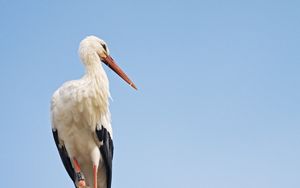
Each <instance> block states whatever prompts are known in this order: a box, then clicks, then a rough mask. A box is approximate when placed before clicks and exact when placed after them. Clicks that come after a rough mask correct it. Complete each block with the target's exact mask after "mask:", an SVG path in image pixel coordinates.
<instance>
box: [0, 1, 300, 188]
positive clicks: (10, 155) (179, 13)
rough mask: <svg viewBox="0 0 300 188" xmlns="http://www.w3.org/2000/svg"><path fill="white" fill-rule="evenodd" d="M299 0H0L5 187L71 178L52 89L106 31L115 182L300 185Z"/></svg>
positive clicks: (58, 183)
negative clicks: (86, 41)
mask: <svg viewBox="0 0 300 188" xmlns="http://www.w3.org/2000/svg"><path fill="white" fill-rule="evenodd" d="M299 7H300V3H299V1H293V0H290V1H283V0H282V1H278V0H275V1H271V0H269V1H268V0H252V1H218V0H212V1H200V0H181V1H179V0H178V1H175V0H174V1H163V0H151V1H138V0H135V1H134V0H129V1H110V0H106V1H100V0H98V1H91V0H86V1H70V0H69V1H50V0H48V1H14V0H0V51H1V68H0V86H1V94H0V96H1V97H0V104H1V108H0V114H1V137H0V139H1V140H0V141H1V142H0V146H1V155H0V167H1V170H0V175H1V176H0V177H1V179H2V181H1V186H2V187H12V188H17V187H30V188H41V187H43V188H53V187H64V188H67V187H69V188H70V187H72V186H73V185H72V182H71V180H70V179H69V177H68V175H67V173H66V172H65V170H64V167H63V165H62V163H61V161H60V158H59V155H58V152H57V151H56V147H55V144H54V141H53V138H52V133H51V128H50V127H51V126H50V112H49V106H50V102H49V101H50V98H51V95H52V93H53V92H54V91H55V90H56V89H57V88H58V87H59V86H60V85H61V84H62V83H63V82H65V81H67V80H71V79H77V78H80V77H81V76H82V75H83V73H84V69H83V66H82V64H81V63H80V61H79V58H78V54H77V49H78V44H79V42H80V41H81V40H82V39H83V38H84V37H85V36H87V35H91V34H93V35H96V36H99V37H100V38H103V39H104V40H105V41H106V42H107V43H108V46H109V48H110V52H111V55H112V56H113V57H114V59H115V60H116V61H117V62H118V64H119V65H120V66H121V67H122V68H123V69H124V70H125V72H126V73H127V74H128V75H129V76H130V78H131V79H132V80H133V81H134V82H135V83H136V85H137V86H138V88H139V90H138V91H134V90H133V89H132V88H130V87H129V86H128V85H127V84H125V82H123V81H122V80H121V79H120V78H119V77H118V76H116V75H115V74H114V73H113V72H112V71H110V70H108V69H106V70H107V74H108V77H109V79H110V89H111V94H112V97H113V101H112V102H111V112H112V119H113V129H114V144H115V156H114V163H113V188H169V187H172V188H185V187H195V188H282V187H290V188H295V187H300V180H299V177H300V74H299V71H300V24H299V23H300V22H299V20H300V11H299Z"/></svg>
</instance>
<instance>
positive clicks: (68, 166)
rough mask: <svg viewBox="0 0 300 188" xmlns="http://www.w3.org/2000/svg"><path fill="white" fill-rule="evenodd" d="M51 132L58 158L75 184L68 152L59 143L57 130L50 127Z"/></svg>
mask: <svg viewBox="0 0 300 188" xmlns="http://www.w3.org/2000/svg"><path fill="white" fill-rule="evenodd" d="M52 133H53V137H54V140H55V144H56V147H57V149H58V152H59V155H60V158H61V160H62V162H63V164H64V166H65V168H66V170H67V172H68V174H69V176H70V178H71V179H72V181H73V183H74V184H75V170H74V168H73V166H72V163H71V160H70V157H69V155H68V152H67V150H66V148H65V146H64V145H62V144H60V143H59V137H58V132H57V130H56V129H52ZM75 187H76V186H75Z"/></svg>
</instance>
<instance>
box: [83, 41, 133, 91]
mask: <svg viewBox="0 0 300 188" xmlns="http://www.w3.org/2000/svg"><path fill="white" fill-rule="evenodd" d="M79 55H80V58H81V60H82V62H83V63H84V64H86V65H89V64H93V63H95V62H96V63H98V61H99V59H100V61H101V62H103V63H104V64H105V65H107V66H108V67H109V68H111V69H112V70H113V71H114V72H115V73H117V74H118V75H119V76H120V77H121V78H122V79H123V80H124V81H126V82H127V83H128V84H129V85H130V86H131V87H133V88H134V89H136V90H137V87H136V86H135V85H134V83H133V82H132V81H131V80H130V79H129V78H128V76H127V75H126V74H125V73H124V72H123V71H122V69H121V68H120V67H119V66H118V65H117V64H116V62H115V61H114V59H113V58H112V57H111V56H110V55H109V49H108V47H107V45H106V43H105V42H104V40H102V39H100V38H98V37H95V36H88V37H86V38H85V39H83V40H82V41H81V42H80V46H79Z"/></svg>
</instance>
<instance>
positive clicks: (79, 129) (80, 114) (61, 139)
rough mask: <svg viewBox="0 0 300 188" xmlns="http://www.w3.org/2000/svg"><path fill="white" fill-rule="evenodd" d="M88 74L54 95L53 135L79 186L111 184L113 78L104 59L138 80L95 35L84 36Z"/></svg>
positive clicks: (83, 52)
mask: <svg viewBox="0 0 300 188" xmlns="http://www.w3.org/2000/svg"><path fill="white" fill-rule="evenodd" d="M79 56H80V58H81V61H82V63H83V64H84V66H85V70H86V73H85V75H84V76H83V77H82V78H81V79H78V80H72V81H68V82H66V83H64V84H63V85H62V86H61V87H60V88H59V89H57V90H56V91H55V92H54V94H53V97H52V100H51V115H52V116H51V118H52V133H53V137H54V140H55V143H56V146H57V149H58V152H59V155H60V158H61V160H62V162H63V165H64V167H65V169H66V171H67V172H68V174H69V176H70V178H71V179H72V181H73V183H74V185H75V187H76V188H86V187H87V188H110V187H111V180H112V159H113V149H114V146H113V141H112V140H113V139H112V138H113V133H112V127H111V117H110V111H109V101H108V100H109V97H110V92H109V82H108V78H107V75H106V73H105V71H104V69H103V67H102V64H101V63H100V62H103V63H104V64H105V65H107V66H108V67H109V68H111V69H112V70H113V71H114V72H115V73H117V74H118V75H119V76H120V77H121V78H122V79H123V80H125V81H126V82H127V83H128V84H129V85H130V86H131V87H133V88H134V89H137V88H136V86H135V85H134V83H133V82H132V81H131V80H130V79H129V78H128V76H127V75H126V74H125V73H124V72H123V71H122V69H121V68H120V67H119V66H118V65H117V64H116V63H115V61H114V60H113V58H112V57H111V56H110V55H109V49H108V47H107V45H106V43H105V42H104V41H103V40H102V39H100V38H97V37H95V36H88V37H86V38H85V39H83V40H82V41H81V42H80V46H79Z"/></svg>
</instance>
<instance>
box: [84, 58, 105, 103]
mask: <svg viewBox="0 0 300 188" xmlns="http://www.w3.org/2000/svg"><path fill="white" fill-rule="evenodd" d="M84 64H85V71H86V73H85V76H84V79H87V80H88V81H90V82H91V83H92V84H93V88H94V89H95V90H96V93H98V92H99V94H100V95H102V97H105V98H106V97H107V98H108V97H109V96H110V94H109V82H108V78H107V75H106V73H105V71H104V69H103V67H102V64H101V61H100V58H99V57H98V55H95V56H93V55H91V56H90V57H89V58H88V59H87V60H86V61H85V62H84Z"/></svg>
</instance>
